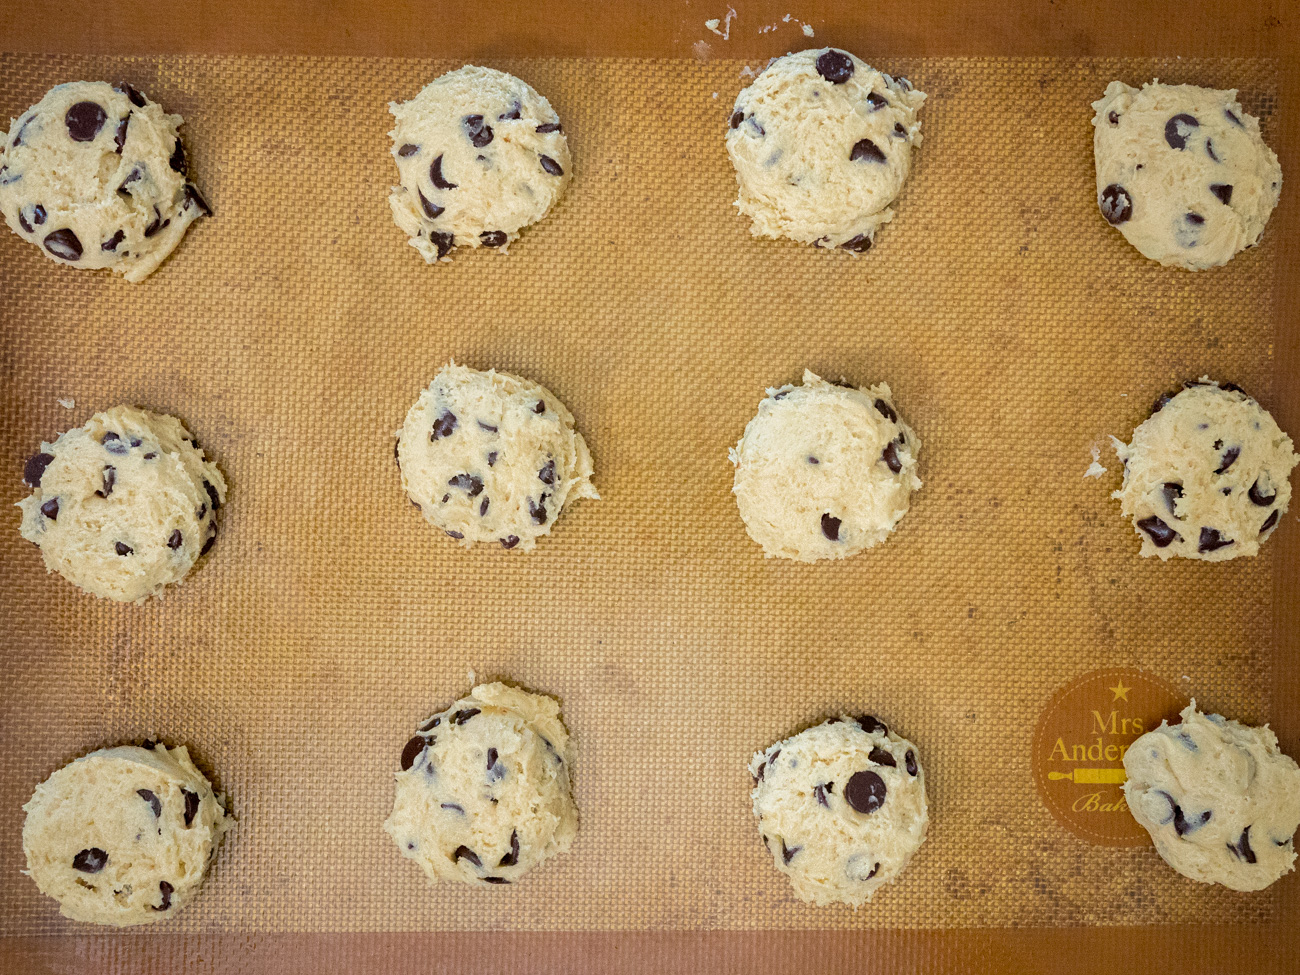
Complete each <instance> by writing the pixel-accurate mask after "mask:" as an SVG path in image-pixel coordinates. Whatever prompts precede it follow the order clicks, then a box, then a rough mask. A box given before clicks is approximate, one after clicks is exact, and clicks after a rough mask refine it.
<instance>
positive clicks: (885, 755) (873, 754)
mask: <svg viewBox="0 0 1300 975" xmlns="http://www.w3.org/2000/svg"><path fill="white" fill-rule="evenodd" d="M867 759H868V760H869V761H872V762H874V763H875V764H877V765H888V766H889V767H890V768H898V762H896V761H895V760H894V756H893V755H891V754H890V753H889V752H887V751H885V750H884V749H883V748H881V747H880V746H879V745H877V746H876V747H875V748H873V749H871V751H870V752H869V753H868V754H867Z"/></svg>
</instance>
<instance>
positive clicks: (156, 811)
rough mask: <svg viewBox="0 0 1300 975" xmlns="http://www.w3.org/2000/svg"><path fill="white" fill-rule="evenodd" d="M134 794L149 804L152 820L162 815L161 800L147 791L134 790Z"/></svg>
mask: <svg viewBox="0 0 1300 975" xmlns="http://www.w3.org/2000/svg"><path fill="white" fill-rule="evenodd" d="M135 794H136V795H137V796H139V797H140V798H141V799H143V800H144V801H145V802H147V803H149V807H150V808H151V809H152V810H153V818H154V819H157V818H158V817H159V816H161V815H162V800H161V799H159V798H158V796H157V795H156V794H155V793H153V792H151V791H149V790H148V789H136V790H135Z"/></svg>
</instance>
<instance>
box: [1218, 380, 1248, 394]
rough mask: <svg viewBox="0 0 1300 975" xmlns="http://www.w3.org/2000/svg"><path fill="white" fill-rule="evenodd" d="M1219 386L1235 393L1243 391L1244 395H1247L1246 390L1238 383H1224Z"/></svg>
mask: <svg viewBox="0 0 1300 975" xmlns="http://www.w3.org/2000/svg"><path fill="white" fill-rule="evenodd" d="M1219 388H1220V389H1223V390H1227V391H1229V392H1233V393H1241V395H1242V396H1245V395H1246V391H1245V390H1244V389H1242V388H1241V387H1240V386H1238V385H1237V384H1236V383H1224V384H1223V385H1222V386H1220V387H1219Z"/></svg>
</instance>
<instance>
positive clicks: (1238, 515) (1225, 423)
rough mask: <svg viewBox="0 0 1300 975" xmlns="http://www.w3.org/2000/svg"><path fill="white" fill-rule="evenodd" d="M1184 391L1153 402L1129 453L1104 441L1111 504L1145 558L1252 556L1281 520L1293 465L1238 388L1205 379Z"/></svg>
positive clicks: (1279, 438)
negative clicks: (1113, 473) (1120, 473)
mask: <svg viewBox="0 0 1300 975" xmlns="http://www.w3.org/2000/svg"><path fill="white" fill-rule="evenodd" d="M1184 387H1185V388H1184V389H1182V390H1181V391H1180V392H1178V393H1177V394H1176V395H1172V396H1170V395H1165V396H1162V397H1160V399H1159V400H1157V402H1156V404H1155V408H1154V411H1153V412H1152V414H1151V417H1150V418H1149V419H1147V420H1146V421H1145V422H1143V423H1142V424H1141V425H1140V426H1139V427H1138V428H1137V429H1136V430H1134V431H1133V442H1132V443H1128V444H1126V443H1124V442H1122V441H1120V440H1117V439H1116V438H1114V437H1112V438H1111V442H1112V443H1113V444H1114V446H1115V453H1116V454H1117V455H1119V459H1120V460H1121V461H1123V462H1124V483H1123V485H1122V486H1121V487H1120V489H1119V490H1118V491H1115V492H1114V494H1113V495H1112V497H1115V498H1118V499H1119V501H1120V511H1121V513H1122V514H1123V516H1124V517H1125V518H1131V519H1132V520H1133V525H1134V530H1135V531H1137V533H1138V535H1139V536H1140V537H1141V539H1142V555H1144V556H1148V555H1155V556H1158V557H1160V558H1162V559H1169V558H1173V557H1174V556H1175V555H1178V556H1182V557H1183V558H1188V559H1204V560H1206V561H1210V562H1221V561H1224V560H1226V559H1235V558H1237V557H1238V556H1242V555H1256V554H1258V552H1259V547H1260V545H1261V544H1263V542H1264V540H1265V539H1267V538H1268V537H1269V535H1271V534H1272V533H1273V529H1275V528H1276V527H1277V526H1278V524H1279V523H1280V521H1281V519H1282V516H1283V515H1284V514H1286V510H1287V506H1288V505H1289V504H1290V501H1291V482H1290V480H1289V478H1290V476H1291V469H1292V468H1294V467H1295V465H1296V462H1297V461H1300V457H1297V456H1296V453H1295V451H1294V449H1293V448H1292V444H1291V438H1290V437H1288V436H1287V435H1286V434H1285V433H1283V432H1282V431H1281V430H1279V429H1278V426H1277V424H1276V423H1275V422H1273V417H1272V416H1270V415H1269V413H1268V411H1267V410H1266V409H1264V408H1263V407H1262V406H1260V405H1259V404H1258V403H1257V402H1255V401H1254V400H1253V399H1251V398H1250V397H1249V396H1247V395H1246V394H1245V392H1243V391H1242V389H1241V387H1239V386H1235V385H1233V384H1232V383H1225V384H1224V385H1222V386H1220V385H1219V384H1218V383H1216V382H1212V381H1211V380H1210V379H1209V378H1208V377H1205V376H1202V377H1201V378H1200V379H1199V380H1196V381H1195V382H1188V383H1185V384H1184Z"/></svg>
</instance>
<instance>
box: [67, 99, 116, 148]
mask: <svg viewBox="0 0 1300 975" xmlns="http://www.w3.org/2000/svg"><path fill="white" fill-rule="evenodd" d="M107 119H108V113H107V112H105V111H104V107H103V106H102V105H99V104H97V103H96V102H77V104H75V105H73V106H72V107H71V108H69V109H68V113H67V114H66V115H64V116H63V123H64V124H65V125H66V126H67V127H68V136H69V137H70V138H71V139H72V141H73V142H91V141H93V140H94V138H95V136H97V135H99V130H100V129H102V128H103V127H104V122H105V121H107Z"/></svg>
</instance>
